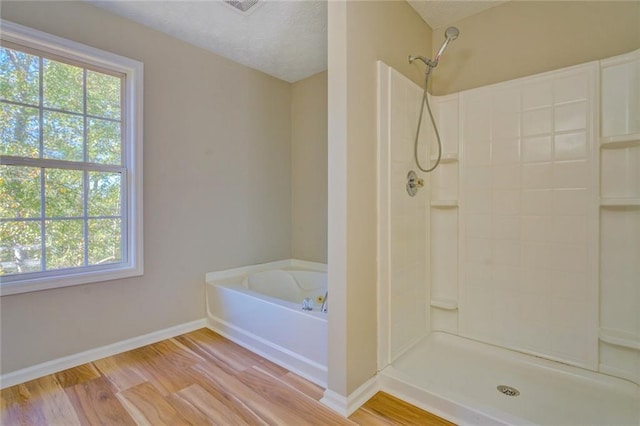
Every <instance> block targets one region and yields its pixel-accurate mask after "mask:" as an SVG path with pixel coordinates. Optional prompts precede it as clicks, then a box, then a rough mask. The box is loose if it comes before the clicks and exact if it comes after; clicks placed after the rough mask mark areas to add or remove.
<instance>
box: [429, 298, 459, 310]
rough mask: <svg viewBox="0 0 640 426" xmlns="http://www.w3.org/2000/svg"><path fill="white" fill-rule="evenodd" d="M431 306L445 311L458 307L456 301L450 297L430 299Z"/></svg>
mask: <svg viewBox="0 0 640 426" xmlns="http://www.w3.org/2000/svg"><path fill="white" fill-rule="evenodd" d="M431 307H433V308H438V309H444V310H446V311H455V310H457V309H458V302H456V301H455V300H451V299H431Z"/></svg>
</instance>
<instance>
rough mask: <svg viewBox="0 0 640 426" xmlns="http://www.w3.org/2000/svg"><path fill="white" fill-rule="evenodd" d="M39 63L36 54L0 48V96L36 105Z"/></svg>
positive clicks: (37, 100)
mask: <svg viewBox="0 0 640 426" xmlns="http://www.w3.org/2000/svg"><path fill="white" fill-rule="evenodd" d="M39 65H40V64H39V61H38V57H37V56H33V55H29V54H27V53H23V52H18V51H16V50H13V49H7V48H5V47H2V48H0V98H2V99H7V100H9V101H14V102H21V103H24V104H31V105H38V104H39V103H40V102H39V95H38V92H39V87H40V83H39V81H38V70H39Z"/></svg>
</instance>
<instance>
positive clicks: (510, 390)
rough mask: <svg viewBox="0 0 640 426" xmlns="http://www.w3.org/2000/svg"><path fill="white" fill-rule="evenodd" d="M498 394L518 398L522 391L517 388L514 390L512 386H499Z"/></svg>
mask: <svg viewBox="0 0 640 426" xmlns="http://www.w3.org/2000/svg"><path fill="white" fill-rule="evenodd" d="M497 389H498V392H500V393H503V394H505V395H507V396H518V395H520V391H519V390H518V389H516V388H512V387H511V386H506V385H500V386H498V388H497Z"/></svg>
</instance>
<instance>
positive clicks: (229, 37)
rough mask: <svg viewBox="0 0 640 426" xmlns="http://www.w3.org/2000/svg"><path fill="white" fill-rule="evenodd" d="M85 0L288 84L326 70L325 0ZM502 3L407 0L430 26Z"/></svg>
mask: <svg viewBox="0 0 640 426" xmlns="http://www.w3.org/2000/svg"><path fill="white" fill-rule="evenodd" d="M86 1H88V2H90V3H92V4H94V5H95V6H98V7H100V8H103V9H106V10H108V11H110V12H112V13H115V14H117V15H120V16H123V17H125V18H128V19H131V20H133V21H136V22H139V23H141V24H143V25H146V26H148V27H151V28H154V29H156V30H158V31H162V32H164V33H167V34H169V35H172V36H174V37H176V38H179V39H181V40H184V41H186V42H188V43H191V44H194V45H196V46H199V47H202V48H204V49H207V50H210V51H212V52H214V53H217V54H218V55H221V56H224V57H226V58H229V59H231V60H233V61H235V62H239V63H241V64H243V65H246V66H248V67H251V68H255V69H258V70H260V71H263V72H265V73H267V74H269V75H272V76H274V77H277V78H279V79H282V80H285V81H288V82H291V83H292V82H295V81H298V80H301V79H303V78H306V77H309V76H311V75H313V74H315V73H318V72H320V71H324V70H326V69H327V0H290V1H283V0H261V1H259V2H258V4H257V5H256V6H253V7H252V8H250V9H249V10H248V11H247V12H245V13H242V12H240V11H238V10H236V9H234V8H232V7H231V6H229V5H228V4H226V3H224V2H223V1H222V0H173V1H171V0H148V1H145V0H86ZM328 1H331V0H328ZM501 3H504V1H482V0H475V1H474V0H471V1H460V0H438V1H436V0H409V4H410V5H411V6H412V7H413V8H414V9H415V10H416V11H417V12H418V13H419V14H420V15H421V16H422V18H423V19H424V20H425V22H427V24H429V26H430V27H431V28H439V27H442V26H445V25H448V24H450V23H452V22H454V21H457V20H459V19H462V18H465V17H467V16H471V15H474V14H476V13H478V12H481V11H482V10H485V9H488V8H491V7H494V6H497V5H499V4H501Z"/></svg>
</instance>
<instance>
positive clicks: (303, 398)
mask: <svg viewBox="0 0 640 426" xmlns="http://www.w3.org/2000/svg"><path fill="white" fill-rule="evenodd" d="M237 377H238V379H239V380H240V381H241V382H242V383H243V384H245V385H246V386H248V387H249V388H251V389H253V391H255V392H256V393H258V394H260V395H262V396H263V397H264V398H265V399H268V400H269V402H271V404H272V405H273V406H278V407H280V408H281V409H284V410H289V411H293V407H295V411H299V412H301V413H307V415H306V416H304V421H305V424H312V425H327V424H332V425H354V424H355V423H353V422H351V421H349V420H347V419H344V418H342V417H340V416H338V415H337V414H334V413H333V412H331V411H325V410H317V409H316V407H317V403H316V401H315V400H314V399H312V398H310V397H308V396H307V395H305V394H303V393H301V392H297V391H295V389H293V388H290V387H289V386H281V385H279V383H280V382H279V380H278V379H277V378H275V377H273V376H271V375H269V374H267V373H266V372H265V371H263V370H260V368H259V367H251V368H249V369H247V370H245V371H243V372H242V373H240V374H238V375H237Z"/></svg>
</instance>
